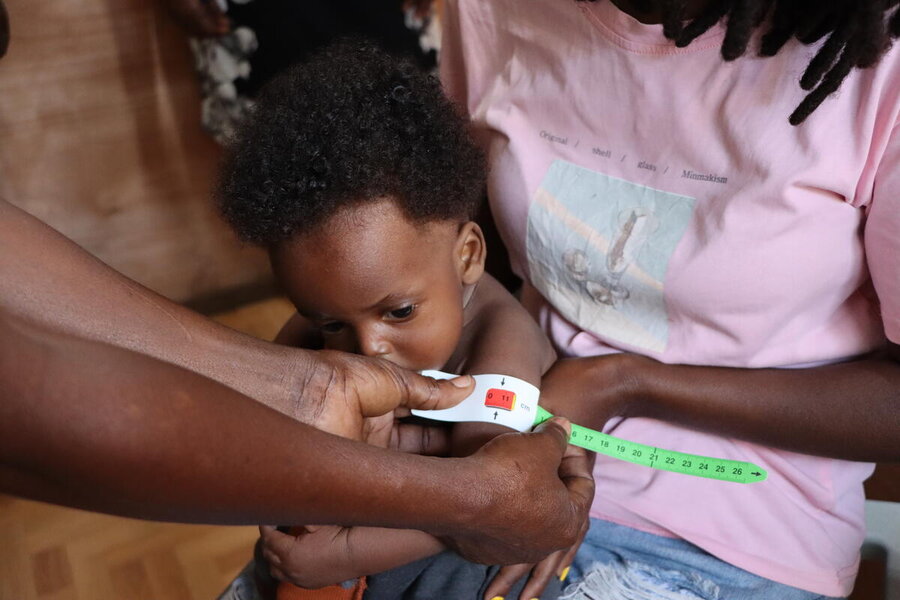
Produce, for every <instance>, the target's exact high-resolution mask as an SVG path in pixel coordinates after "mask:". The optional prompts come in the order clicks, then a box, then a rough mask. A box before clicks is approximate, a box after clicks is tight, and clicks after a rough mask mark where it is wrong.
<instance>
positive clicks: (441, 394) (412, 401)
mask: <svg viewBox="0 0 900 600" xmlns="http://www.w3.org/2000/svg"><path fill="white" fill-rule="evenodd" d="M398 371H402V373H400V376H401V377H402V386H401V390H402V392H401V398H400V405H401V406H406V407H408V408H416V409H419V410H438V409H442V408H450V407H452V406H456V405H457V404H459V403H460V402H462V401H463V400H465V399H466V397H467V396H468V395H469V394H471V393H472V392H473V391H474V390H475V379H473V378H472V377H471V376H470V375H463V376H461V377H454V378H453V379H440V380H438V379H432V378H431V377H425V376H424V375H419V374H418V373H414V372H412V371H406V370H405V369H398Z"/></svg>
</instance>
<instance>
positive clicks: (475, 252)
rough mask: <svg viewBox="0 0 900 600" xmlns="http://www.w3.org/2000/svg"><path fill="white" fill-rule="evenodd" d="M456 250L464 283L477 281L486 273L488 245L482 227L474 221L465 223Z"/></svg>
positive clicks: (460, 277)
mask: <svg viewBox="0 0 900 600" xmlns="http://www.w3.org/2000/svg"><path fill="white" fill-rule="evenodd" d="M456 252H457V256H458V257H459V279H460V281H461V282H462V283H463V284H464V285H472V284H474V283H477V282H478V280H479V279H481V276H482V275H484V261H485V259H486V258H487V245H486V244H485V242H484V234H483V233H482V232H481V227H479V226H478V224H477V223H475V222H474V221H468V222H466V223H463V224H462V225H461V226H460V228H459V236H458V237H457V239H456Z"/></svg>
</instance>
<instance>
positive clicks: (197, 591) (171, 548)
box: [0, 299, 292, 600]
mask: <svg viewBox="0 0 900 600" xmlns="http://www.w3.org/2000/svg"><path fill="white" fill-rule="evenodd" d="M291 313H292V308H291V306H290V304H289V303H288V302H287V301H285V300H282V299H275V300H270V301H265V302H260V303H256V304H254V305H251V306H248V307H245V308H241V309H239V310H236V311H231V312H229V313H226V314H222V315H217V317H216V318H217V320H219V321H221V322H223V323H225V324H226V325H228V326H229V327H232V328H234V329H238V330H241V331H245V332H247V333H250V334H252V335H256V336H257V337H261V338H264V339H271V338H272V337H274V335H275V333H277V331H278V329H279V327H280V326H281V325H282V324H283V323H284V322H285V321H286V320H287V318H288V316H289V315H290V314H291ZM256 538H257V530H256V528H255V527H218V526H216V527H210V526H196V525H171V524H166V523H148V522H144V521H136V520H132V519H123V518H118V517H110V516H106V515H98V514H94V513H89V512H85V511H80V510H72V509H67V508H60V507H58V506H52V505H49V504H42V503H39V502H30V501H25V500H19V499H15V498H10V497H6V496H2V495H0V600H37V599H40V600H150V599H153V600H211V599H214V598H216V596H217V595H218V594H219V592H221V591H222V589H223V588H224V587H225V585H226V584H227V583H228V582H229V581H231V579H232V578H233V577H234V575H235V574H237V572H238V571H240V569H241V567H242V566H243V565H244V564H245V563H246V562H247V560H248V559H249V558H250V555H251V549H252V547H253V543H254V542H255V540H256Z"/></svg>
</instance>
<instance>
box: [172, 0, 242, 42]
mask: <svg viewBox="0 0 900 600" xmlns="http://www.w3.org/2000/svg"><path fill="white" fill-rule="evenodd" d="M163 4H164V5H165V6H166V8H168V10H169V13H171V15H172V17H173V18H174V19H175V20H176V21H177V22H178V24H179V25H181V26H182V27H183V28H184V29H185V30H186V31H187V32H188V33H189V34H191V35H194V36H197V37H211V36H216V35H224V34H226V33H228V30H229V29H230V28H231V24H230V23H229V22H228V17H226V16H225V13H223V12H222V9H221V8H219V5H218V3H217V2H216V1H215V0H163Z"/></svg>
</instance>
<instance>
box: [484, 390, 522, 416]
mask: <svg viewBox="0 0 900 600" xmlns="http://www.w3.org/2000/svg"><path fill="white" fill-rule="evenodd" d="M484 405H485V406H488V407H490V408H502V409H503V410H509V411H511V410H513V409H514V408H515V407H516V394H515V393H514V392H510V391H509V390H498V389H497V388H491V389H489V390H488V391H487V394H485V395H484Z"/></svg>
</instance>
